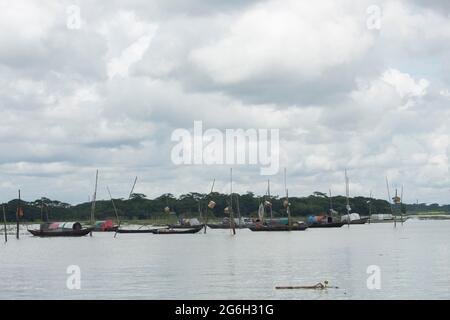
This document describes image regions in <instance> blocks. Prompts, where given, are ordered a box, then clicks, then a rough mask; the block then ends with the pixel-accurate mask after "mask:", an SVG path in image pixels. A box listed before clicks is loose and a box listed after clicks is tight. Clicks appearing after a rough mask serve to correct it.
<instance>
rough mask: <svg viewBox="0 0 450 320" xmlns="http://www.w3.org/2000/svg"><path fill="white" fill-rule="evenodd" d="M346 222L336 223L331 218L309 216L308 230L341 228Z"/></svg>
mask: <svg viewBox="0 0 450 320" xmlns="http://www.w3.org/2000/svg"><path fill="white" fill-rule="evenodd" d="M344 224H346V222H342V221H336V220H334V219H333V217H331V216H309V217H308V219H307V226H308V228H340V227H342V226H343V225H344Z"/></svg>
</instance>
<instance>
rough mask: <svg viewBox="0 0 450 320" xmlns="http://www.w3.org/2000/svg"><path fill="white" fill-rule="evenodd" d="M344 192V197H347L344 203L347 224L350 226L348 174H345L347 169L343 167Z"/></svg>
mask: <svg viewBox="0 0 450 320" xmlns="http://www.w3.org/2000/svg"><path fill="white" fill-rule="evenodd" d="M345 194H346V197H347V205H346V208H347V226H348V227H349V228H350V211H351V208H350V200H349V197H350V186H349V181H348V176H347V169H345Z"/></svg>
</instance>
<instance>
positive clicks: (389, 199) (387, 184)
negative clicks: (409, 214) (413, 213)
mask: <svg viewBox="0 0 450 320" xmlns="http://www.w3.org/2000/svg"><path fill="white" fill-rule="evenodd" d="M386 188H387V192H388V201H389V206H390V208H391V215H392V216H393V217H394V228H396V227H397V221H396V218H395V213H394V209H393V208H392V202H391V191H390V190H389V180H388V177H386Z"/></svg>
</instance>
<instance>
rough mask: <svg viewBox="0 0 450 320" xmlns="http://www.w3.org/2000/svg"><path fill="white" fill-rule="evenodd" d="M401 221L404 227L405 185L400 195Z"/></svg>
mask: <svg viewBox="0 0 450 320" xmlns="http://www.w3.org/2000/svg"><path fill="white" fill-rule="evenodd" d="M400 219H401V223H402V226H403V185H402V192H401V194H400Z"/></svg>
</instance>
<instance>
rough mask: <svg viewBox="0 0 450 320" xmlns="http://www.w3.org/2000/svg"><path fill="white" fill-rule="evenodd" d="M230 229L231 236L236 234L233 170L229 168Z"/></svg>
mask: <svg viewBox="0 0 450 320" xmlns="http://www.w3.org/2000/svg"><path fill="white" fill-rule="evenodd" d="M229 209H230V228H231V230H232V232H233V235H235V234H236V229H235V226H234V216H233V168H230V208H229Z"/></svg>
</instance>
